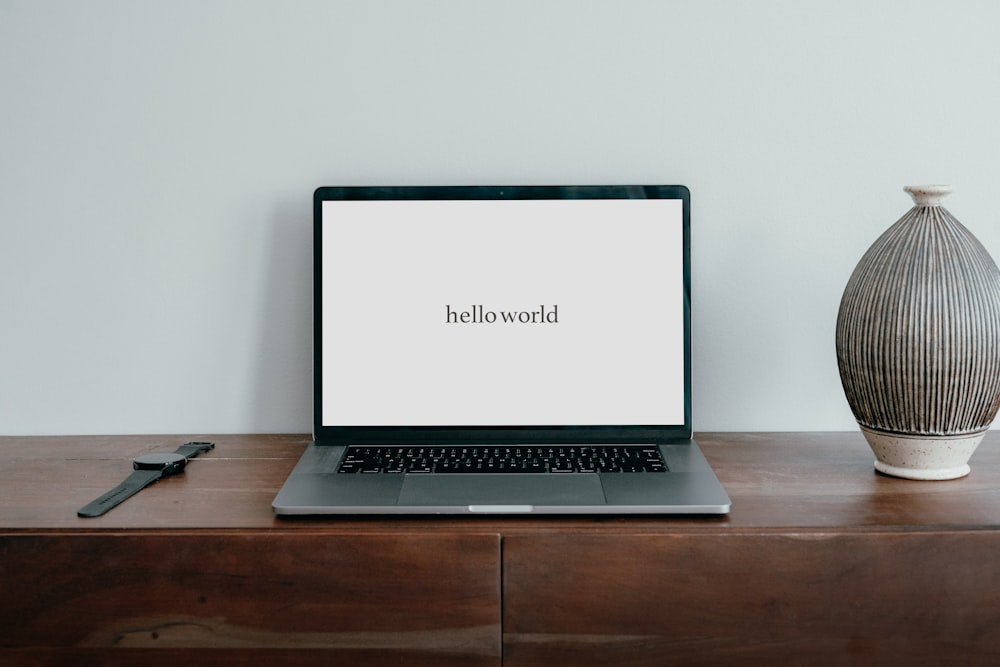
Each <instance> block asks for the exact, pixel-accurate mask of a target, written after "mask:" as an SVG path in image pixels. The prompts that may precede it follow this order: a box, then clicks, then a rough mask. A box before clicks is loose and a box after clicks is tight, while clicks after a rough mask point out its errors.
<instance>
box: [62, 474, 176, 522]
mask: <svg viewBox="0 0 1000 667" xmlns="http://www.w3.org/2000/svg"><path fill="white" fill-rule="evenodd" d="M161 477H163V471H162V470H136V471H134V472H133V473H132V474H131V475H129V476H128V477H126V478H125V481H124V482H122V483H121V484H119V485H118V486H116V487H115V488H113V489H111V490H110V491H108V492H107V493H105V494H104V495H103V496H101V497H100V498H97V499H96V500H92V501H91V502H89V503H87V504H86V505H84V506H83V507H82V508H80V509H79V510H78V511H77V513H76V515H77V516H81V517H87V518H89V517H94V516H101V515H102V514H104V513H105V512H107V511H108V510H110V509H111V508H112V507H114V506H115V505H117V504H118V503H120V502H123V501H124V500H125V499H126V498H130V497H132V496H134V495H135V494H137V493H139V492H140V491H142V490H143V489H144V488H146V487H147V486H149V485H150V484H152V483H153V482H155V481H156V480H158V479H160V478H161Z"/></svg>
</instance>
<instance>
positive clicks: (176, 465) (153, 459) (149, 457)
mask: <svg viewBox="0 0 1000 667" xmlns="http://www.w3.org/2000/svg"><path fill="white" fill-rule="evenodd" d="M185 463H187V459H186V458H184V457H183V456H181V455H180V454H175V453H174V452H157V453H155V454H143V455H142V456H137V457H135V460H134V461H133V462H132V467H133V468H135V469H136V470H163V471H164V472H167V471H168V470H169V471H171V472H177V471H179V470H181V469H182V468H183V467H184V464H185Z"/></svg>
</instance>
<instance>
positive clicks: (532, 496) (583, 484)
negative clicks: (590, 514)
mask: <svg viewBox="0 0 1000 667" xmlns="http://www.w3.org/2000/svg"><path fill="white" fill-rule="evenodd" d="M398 504H400V505H421V506H427V507H440V506H456V505H503V506H524V505H604V504H605V500H604V491H603V489H602V487H601V480H600V477H599V476H598V475H567V476H562V475H555V474H546V475H538V474H528V475H520V474H516V473H511V474H504V475H462V474H448V475H433V476H431V475H428V476H424V475H406V478H405V479H404V480H403V490H402V491H401V492H400V494H399V500H398Z"/></svg>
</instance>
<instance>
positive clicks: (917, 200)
mask: <svg viewBox="0 0 1000 667" xmlns="http://www.w3.org/2000/svg"><path fill="white" fill-rule="evenodd" d="M903 190H905V191H906V192H908V193H910V196H911V197H913V203H914V204H916V205H917V206H940V205H941V201H942V200H943V199H944V198H945V197H947V196H948V195H950V194H951V193H952V191H953V190H954V188H953V187H952V186H950V185H907V186H906V187H905V188H903Z"/></svg>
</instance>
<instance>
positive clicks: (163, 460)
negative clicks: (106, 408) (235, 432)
mask: <svg viewBox="0 0 1000 667" xmlns="http://www.w3.org/2000/svg"><path fill="white" fill-rule="evenodd" d="M214 448H215V445H214V444H213V443H211V442H189V443H187V444H184V445H181V446H180V447H178V448H177V450H176V451H175V452H173V453H169V454H168V453H162V452H161V453H154V454H144V455H142V456H139V457H137V458H136V459H135V461H133V463H132V467H133V468H134V469H135V472H133V473H132V474H131V475H129V476H128V477H127V478H126V479H125V481H124V482H122V483H121V484H119V485H118V486H116V487H115V488H113V489H111V490H110V491H108V492H107V493H105V494H104V495H102V496H101V497H99V498H97V499H95V500H93V501H91V502H89V503H87V504H86V505H84V506H83V507H81V508H80V509H79V510H77V513H76V514H77V516H80V517H84V518H89V517H95V516H101V515H102V514H104V513H105V512H107V511H108V510H110V509H111V508H112V507H114V506H116V505H118V504H119V503H121V502H123V501H124V500H126V499H128V498H131V497H132V496H134V495H135V494H137V493H138V492H139V491H142V490H143V489H144V488H146V487H147V486H149V485H150V484H152V483H153V482H155V481H156V480H158V479H160V478H161V477H165V476H167V475H173V474H175V473H178V472H180V471H182V470H184V464H185V463H187V460H188V459H193V458H194V457H196V456H198V454H200V453H202V452H207V451H209V450H211V449H214Z"/></svg>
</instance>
